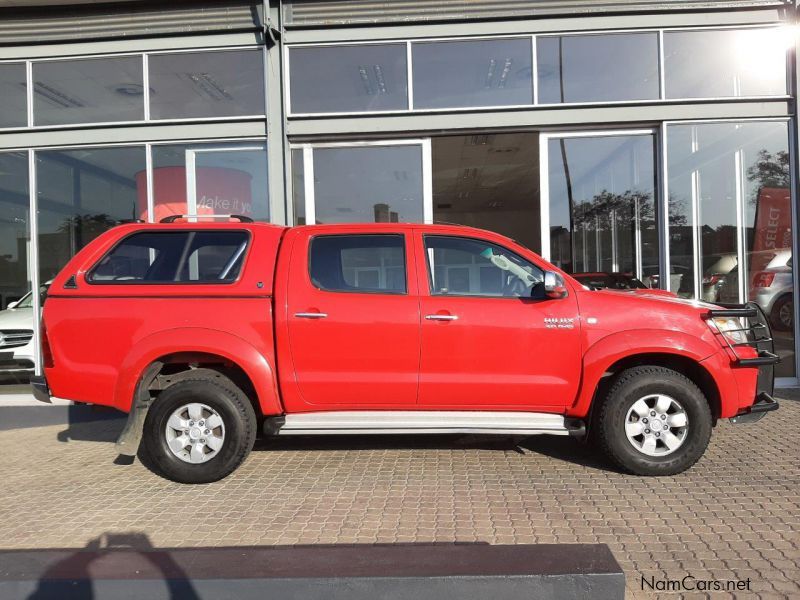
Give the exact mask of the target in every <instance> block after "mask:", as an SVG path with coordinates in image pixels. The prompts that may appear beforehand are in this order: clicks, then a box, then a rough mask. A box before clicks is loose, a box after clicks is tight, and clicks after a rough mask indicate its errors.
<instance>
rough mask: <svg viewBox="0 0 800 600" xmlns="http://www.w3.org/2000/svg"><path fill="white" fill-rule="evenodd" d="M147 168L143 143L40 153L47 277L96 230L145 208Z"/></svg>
mask: <svg viewBox="0 0 800 600" xmlns="http://www.w3.org/2000/svg"><path fill="white" fill-rule="evenodd" d="M144 173H145V150H144V147H143V146H133V147H113V148H92V149H87V150H47V151H39V152H37V153H36V183H37V192H38V202H39V217H38V218H39V272H40V274H41V280H42V281H43V282H44V281H47V280H48V279H52V278H53V277H54V276H55V275H56V274H57V273H58V272H59V270H61V268H62V267H63V266H64V265H65V264H66V263H67V261H68V260H69V259H70V258H72V256H73V255H74V254H75V253H76V252H77V251H78V250H80V249H81V248H83V247H84V246H85V245H86V244H88V243H89V242H90V241H92V240H93V239H94V238H96V237H97V236H98V235H100V234H101V233H103V232H104V231H106V230H108V229H110V228H111V227H113V226H114V225H116V224H117V223H118V222H119V221H126V220H130V219H135V218H139V217H140V216H141V215H142V214H143V212H144V213H146V210H147V209H146V203H142V202H141V200H140V199H142V198H145V197H146V195H145V192H144V185H145V176H144Z"/></svg>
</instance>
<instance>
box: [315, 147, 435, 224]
mask: <svg viewBox="0 0 800 600" xmlns="http://www.w3.org/2000/svg"><path fill="white" fill-rule="evenodd" d="M422 190H423V188H422V146H421V145H419V144H413V145H411V144H409V145H398V146H355V147H352V146H350V147H342V148H314V204H315V209H316V210H315V213H316V222H317V223H373V222H374V223H388V222H398V221H399V222H406V223H408V222H415V223H421V222H422V220H423V208H422V199H423V191H422Z"/></svg>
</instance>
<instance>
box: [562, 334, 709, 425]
mask: <svg viewBox="0 0 800 600" xmlns="http://www.w3.org/2000/svg"><path fill="white" fill-rule="evenodd" d="M718 351H719V348H718V347H715V346H712V345H710V344H709V343H708V342H706V341H704V340H702V339H700V338H698V337H696V336H693V335H689V334H686V333H683V332H681V331H665V330H663V329H636V330H631V331H620V332H618V333H612V334H609V335H607V336H605V337H603V338H601V339H599V340H598V341H596V342H595V343H594V344H592V345H591V346H590V347H589V349H588V350H587V351H586V353H585V354H584V357H583V374H582V377H581V386H580V389H579V390H578V396H577V398H576V399H575V403H574V404H573V405H572V406H571V407H568V408H567V411H566V414H567V415H568V416H570V417H577V418H584V417H586V415H588V414H589V408H590V406H591V404H592V399H593V398H594V393H595V390H597V386H598V384H599V383H600V379H601V378H602V377H603V375H604V374H605V373H606V372H607V371H608V370H609V369H610V368H611V367H612V366H613V365H614V364H615V363H616V362H618V361H620V360H622V359H625V358H629V357H632V356H636V355H639V354H672V355H675V356H681V357H683V358H688V359H690V360H692V361H694V362H696V363H700V362H701V361H702V360H704V359H706V358H708V357H709V356H711V355H713V354H715V353H716V352H718ZM709 374H710V375H711V376H712V377H713V378H714V380H715V382H717V387H718V388H720V386H719V382H718V381H717V377H716V376H715V374H714V373H713V372H709Z"/></svg>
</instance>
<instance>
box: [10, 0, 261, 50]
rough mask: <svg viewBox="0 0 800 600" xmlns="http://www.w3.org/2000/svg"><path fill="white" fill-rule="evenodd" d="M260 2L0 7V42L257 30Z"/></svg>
mask: <svg viewBox="0 0 800 600" xmlns="http://www.w3.org/2000/svg"><path fill="white" fill-rule="evenodd" d="M258 5H260V2H258V3H256V2H250V1H244V0H239V1H236V2H226V3H210V2H199V3H189V2H186V3H174V2H173V3H165V4H164V5H161V6H145V7H142V6H127V5H119V6H105V5H104V6H102V7H81V8H78V7H71V8H69V9H54V8H48V9H46V10H31V11H22V10H20V9H5V10H1V11H0V44H40V43H49V42H57V41H66V40H86V39H103V38H128V37H141V36H157V35H171V34H178V33H183V34H188V33H206V32H210V31H242V30H256V29H257V28H259V27H260V22H261V19H260V18H259V16H258V13H257V6H258Z"/></svg>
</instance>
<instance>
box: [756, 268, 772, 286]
mask: <svg viewBox="0 0 800 600" xmlns="http://www.w3.org/2000/svg"><path fill="white" fill-rule="evenodd" d="M774 280H775V273H770V272H768V271H761V272H760V273H756V274H755V275H753V287H755V288H766V287H769V286H771V285H772V282H773V281H774Z"/></svg>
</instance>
